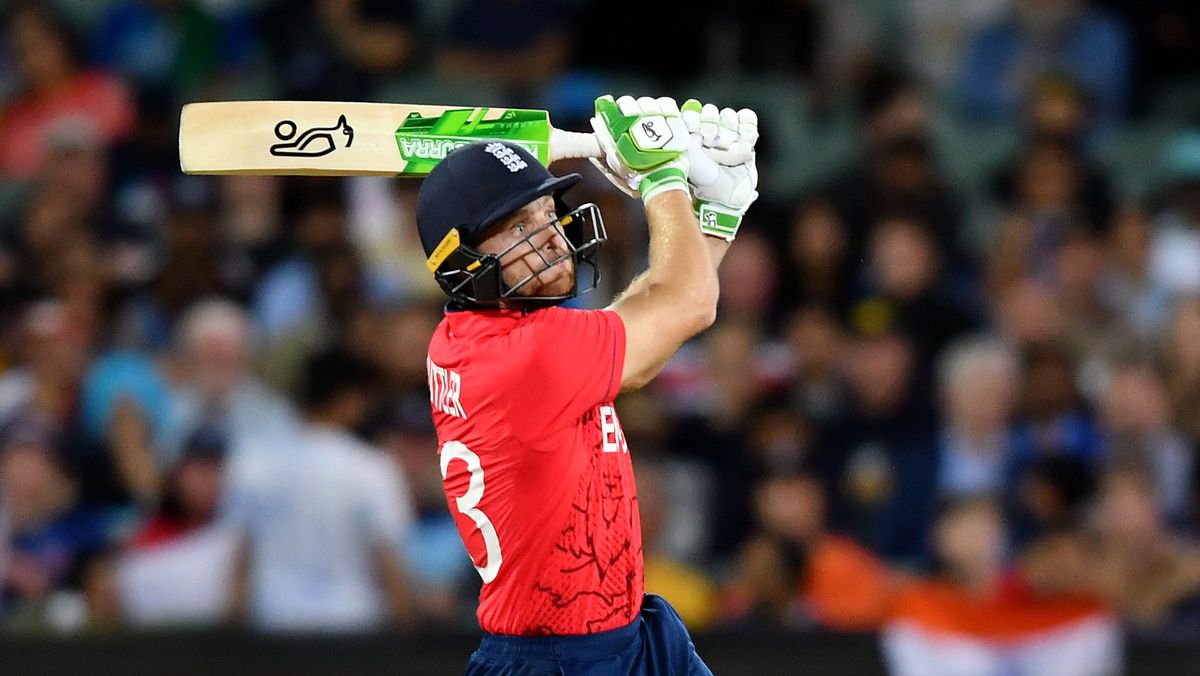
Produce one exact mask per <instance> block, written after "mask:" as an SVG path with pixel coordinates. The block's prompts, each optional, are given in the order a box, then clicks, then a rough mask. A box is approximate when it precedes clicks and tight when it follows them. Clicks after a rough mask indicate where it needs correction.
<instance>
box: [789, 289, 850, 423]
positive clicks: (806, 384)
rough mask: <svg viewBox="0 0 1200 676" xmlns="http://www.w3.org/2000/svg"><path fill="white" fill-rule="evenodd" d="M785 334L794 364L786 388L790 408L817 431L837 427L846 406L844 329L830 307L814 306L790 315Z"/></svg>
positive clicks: (847, 402)
mask: <svg viewBox="0 0 1200 676" xmlns="http://www.w3.org/2000/svg"><path fill="white" fill-rule="evenodd" d="M785 332H786V333H785V339H786V344H787V346H788V348H789V349H790V351H791V354H792V358H793V362H794V363H793V369H792V373H791V385H790V386H789V388H788V389H790V391H791V392H790V394H791V396H790V399H791V403H792V406H793V407H794V408H795V409H796V411H797V412H798V413H800V414H801V415H803V416H804V417H805V418H807V419H809V420H811V421H812V422H813V424H814V425H815V426H816V427H817V428H818V429H820V430H827V429H829V428H832V427H836V426H837V425H839V424H840V423H841V421H842V418H843V416H845V415H846V414H847V407H848V405H849V391H848V385H847V383H846V378H845V376H844V373H843V361H844V360H845V359H846V357H847V353H848V352H849V350H847V349H846V345H845V343H844V339H845V337H846V335H845V331H844V329H843V328H842V326H841V325H840V324H839V323H838V321H837V318H836V317H835V316H834V314H833V312H832V310H831V309H830V308H828V307H823V306H819V305H815V306H803V307H801V308H799V309H797V310H796V311H795V312H793V313H792V314H791V315H790V316H789V318H788V322H787V326H786V329H785Z"/></svg>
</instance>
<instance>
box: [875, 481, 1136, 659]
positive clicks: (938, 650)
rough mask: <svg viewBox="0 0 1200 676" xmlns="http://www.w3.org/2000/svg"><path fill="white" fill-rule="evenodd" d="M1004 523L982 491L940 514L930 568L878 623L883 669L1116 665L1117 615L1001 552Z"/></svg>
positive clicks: (1117, 643)
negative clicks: (1041, 581)
mask: <svg viewBox="0 0 1200 676" xmlns="http://www.w3.org/2000/svg"><path fill="white" fill-rule="evenodd" d="M1005 540H1006V533H1005V523H1004V520H1003V518H1002V516H1001V512H1000V509H999V507H998V505H997V504H996V503H995V502H993V501H992V500H990V499H989V498H987V497H978V496H976V497H967V498H962V499H959V500H956V501H953V502H951V503H949V504H948V505H947V506H946V507H945V508H944V509H943V510H942V514H941V516H940V517H939V518H938V520H937V524H936V527H935V537H934V541H935V545H934V546H935V551H936V557H937V564H938V565H937V569H936V573H935V575H934V576H933V577H930V578H927V579H923V580H920V581H917V582H914V583H912V584H909V585H907V586H906V587H905V588H904V589H903V591H901V592H900V594H899V595H898V597H897V599H896V605H895V611H894V615H893V616H892V618H891V619H890V620H889V622H888V624H887V626H886V627H885V628H884V630H883V634H882V640H883V650H884V657H885V660H886V662H887V665H888V668H889V671H890V672H891V673H893V674H899V675H902V676H917V675H918V674H920V675H929V674H947V675H949V674H968V673H969V674H984V675H989V676H990V675H999V674H1018V675H1021V676H1038V675H1040V674H1076V675H1078V676H1084V675H1088V676H1104V675H1115V674H1119V673H1121V642H1120V635H1119V632H1118V626H1117V623H1116V622H1115V621H1114V618H1113V616H1112V614H1111V613H1110V612H1109V611H1108V610H1107V609H1106V608H1105V606H1104V605H1103V604H1102V603H1101V602H1099V601H1098V600H1096V599H1095V598H1094V597H1089V596H1086V595H1079V594H1067V593H1049V594H1047V593H1043V592H1042V591H1040V590H1038V589H1036V588H1035V587H1034V586H1033V585H1032V584H1031V582H1030V575H1029V573H1028V571H1026V570H1024V569H1023V568H1021V567H1020V566H1012V565H1010V564H1008V563H1007V561H1006V547H1005Z"/></svg>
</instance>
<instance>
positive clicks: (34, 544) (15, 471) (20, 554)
mask: <svg viewBox="0 0 1200 676" xmlns="http://www.w3.org/2000/svg"><path fill="white" fill-rule="evenodd" d="M64 441H65V439H64V437H63V436H62V432H61V429H60V428H59V427H58V426H57V425H56V424H55V423H54V422H53V420H52V419H50V418H49V417H48V416H46V415H45V414H43V413H39V412H36V411H26V412H22V413H19V414H17V415H16V416H14V417H12V418H11V419H10V420H9V422H7V423H6V424H5V425H4V426H3V428H2V429H0V449H2V450H0V517H2V518H0V521H3V522H4V524H5V528H6V540H5V541H4V542H0V551H4V552H5V557H4V558H5V559H6V561H5V565H4V568H3V570H4V578H3V580H0V609H3V611H4V615H5V618H4V619H5V621H4V622H2V623H0V624H14V623H15V624H17V625H24V626H25V627H26V628H39V627H45V626H47V625H48V624H50V623H52V622H53V617H52V616H51V615H50V613H51V612H52V606H53V602H52V597H54V595H55V594H56V593H57V592H60V591H64V590H79V589H80V588H81V587H82V585H83V584H84V578H85V576H86V574H87V568H88V566H89V565H90V564H91V563H92V562H93V561H94V560H95V558H96V557H97V556H99V555H100V554H101V553H102V552H103V551H104V549H105V548H106V547H107V545H108V542H109V538H110V537H111V536H112V534H113V532H114V530H115V526H116V522H115V520H114V518H113V516H112V515H111V514H110V513H109V512H108V511H107V510H104V509H99V508H96V507H94V506H91V505H88V504H86V503H85V502H83V500H82V498H81V486H80V477H78V476H76V475H75V474H74V472H73V471H72V468H71V465H70V463H69V460H68V457H69V456H68V454H67V453H66V452H65V451H66V449H64V448H62V446H61V444H63V443H64ZM68 594H69V593H68ZM64 598H65V597H64ZM68 628H69V627H68Z"/></svg>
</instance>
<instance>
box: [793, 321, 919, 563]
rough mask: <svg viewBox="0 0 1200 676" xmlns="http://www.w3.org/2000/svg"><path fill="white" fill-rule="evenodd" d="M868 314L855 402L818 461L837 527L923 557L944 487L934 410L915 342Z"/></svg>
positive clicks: (850, 361) (880, 547)
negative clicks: (922, 385)
mask: <svg viewBox="0 0 1200 676" xmlns="http://www.w3.org/2000/svg"><path fill="white" fill-rule="evenodd" d="M863 314H864V316H863V317H862V318H861V320H860V322H861V323H860V327H859V335H858V337H857V338H855V340H854V345H853V347H852V348H851V350H850V353H849V355H848V356H847V359H846V368H847V373H848V382H849V386H850V394H851V396H850V401H851V402H852V403H851V406H850V408H849V410H848V415H847V416H845V417H844V418H843V419H842V420H841V421H840V423H841V424H840V425H838V426H837V427H835V428H833V429H831V430H830V431H829V432H827V433H826V435H825V436H824V438H823V440H822V442H821V444H822V446H821V448H822V449H823V450H822V452H820V453H818V454H817V461H816V462H817V464H818V466H819V468H820V471H821V472H822V474H823V476H824V477H825V480H826V481H827V482H828V486H829V490H830V492H831V496H832V499H831V501H830V505H829V511H830V525H831V527H832V528H833V529H834V530H837V531H839V532H844V533H846V534H848V535H850V536H852V537H854V538H855V539H857V540H858V541H859V542H860V543H862V544H863V545H864V546H866V547H867V548H868V549H869V550H871V551H872V552H874V553H876V554H877V555H879V556H882V557H883V558H885V559H886V560H888V561H889V562H893V563H909V564H913V563H918V562H920V561H921V560H922V559H923V558H924V557H925V555H926V553H927V552H926V540H925V532H926V530H927V528H928V523H929V519H930V517H931V516H932V508H933V504H934V503H933V500H934V498H935V495H936V492H937V450H936V449H937V444H936V441H935V439H936V427H935V423H934V420H933V411H932V409H931V406H930V402H929V400H928V398H927V397H922V396H918V395H915V393H914V389H915V385H916V383H915V382H914V381H915V368H914V367H915V364H914V360H915V354H914V348H913V345H912V343H911V342H910V341H909V340H908V339H907V338H905V337H904V336H902V335H900V334H897V333H896V332H894V331H892V330H890V329H889V328H888V327H887V326H886V325H885V324H882V323H880V322H881V320H882V319H883V318H881V317H873V316H867V315H869V313H867V312H864V313H863Z"/></svg>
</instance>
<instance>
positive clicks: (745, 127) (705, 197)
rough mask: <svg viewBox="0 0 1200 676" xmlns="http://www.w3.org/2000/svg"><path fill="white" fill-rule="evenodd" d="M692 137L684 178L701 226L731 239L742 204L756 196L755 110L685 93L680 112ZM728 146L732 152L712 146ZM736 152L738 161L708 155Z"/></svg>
mask: <svg viewBox="0 0 1200 676" xmlns="http://www.w3.org/2000/svg"><path fill="white" fill-rule="evenodd" d="M680 115H681V117H682V118H683V121H684V124H685V126H686V127H687V130H688V133H689V134H690V135H691V142H690V144H689V147H688V152H687V155H688V157H689V158H690V159H691V167H692V171H691V174H690V175H689V177H688V183H689V185H690V186H691V188H692V194H693V195H694V196H695V199H694V201H693V205H694V206H695V209H696V218H697V220H698V221H699V222H700V230H701V231H703V232H704V234H706V235H711V236H713V237H721V238H723V239H725V240H726V241H733V238H734V237H736V236H737V232H738V228H739V227H741V224H742V218H743V217H744V216H745V215H746V210H747V209H749V208H750V205H751V204H753V203H754V200H756V199H758V190H757V188H758V168H757V167H756V165H755V154H754V146H755V144H757V143H758V115H757V114H755V112H754V111H753V110H750V109H749V108H743V109H741V110H739V111H735V110H734V109H732V108H724V109H721V110H718V109H717V107H716V106H714V105H712V104H711V103H710V104H701V103H700V102H699V101H697V100H695V99H689V100H688V101H687V102H685V103H684V104H683V109H682V111H681V113H680ZM714 151H733V152H714ZM723 156H724V157H729V156H740V157H743V158H746V159H744V161H741V162H738V163H737V164H731V165H726V164H721V163H720V162H718V161H716V160H714V159H712V158H713V157H723Z"/></svg>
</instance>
